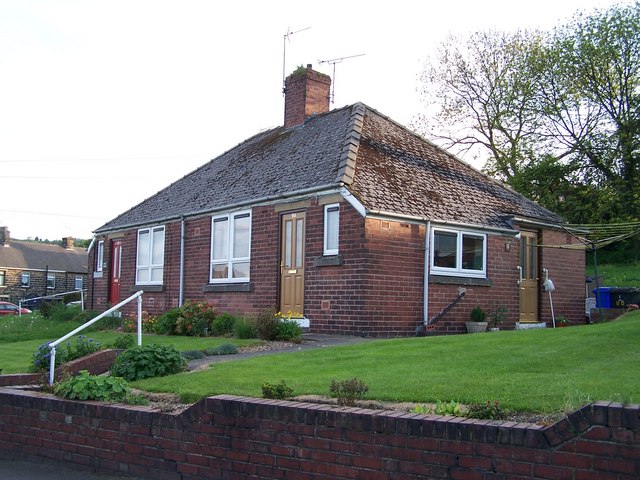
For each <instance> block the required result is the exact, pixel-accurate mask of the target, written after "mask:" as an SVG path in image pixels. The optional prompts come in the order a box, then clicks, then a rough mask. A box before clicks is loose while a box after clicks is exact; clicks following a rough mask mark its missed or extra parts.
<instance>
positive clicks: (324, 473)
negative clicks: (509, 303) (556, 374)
mask: <svg viewBox="0 0 640 480" xmlns="http://www.w3.org/2000/svg"><path fill="white" fill-rule="evenodd" d="M0 419H2V421H0V457H2V458H5V459H18V460H27V461H33V462H38V463H42V462H45V463H52V464H55V463H59V464H62V463H64V464H65V465H66V466H74V468H77V469H84V470H89V471H97V472H101V473H111V474H128V475H139V476H144V477H145V478H155V479H158V480H196V479H198V480H200V479H220V478H225V479H227V478H228V479H235V480H243V479H250V478H263V479H283V478H286V479H293V480H329V479H333V480H335V479H345V480H346V479H354V478H356V479H360V478H362V479H365V478H366V479H368V480H369V479H370V480H382V479H385V480H387V479H402V480H423V479H425V480H426V479H438V478H441V479H467V480H474V479H478V480H480V479H495V480H500V479H511V480H525V479H545V480H550V479H565V478H566V479H580V480H596V479H597V480H632V479H637V478H638V477H639V476H640V406H638V405H629V406H623V405H622V404H619V403H614V402H596V403H593V404H591V405H587V406H585V407H583V408H582V409H580V410H578V411H576V412H574V413H572V414H570V415H569V416H568V417H566V418H565V419H563V420H561V421H559V422H557V423H555V424H553V425H550V426H546V427H545V426H541V425H535V424H528V423H515V422H506V421H489V420H476V419H465V418H462V417H443V416H437V415H428V416H427V415H420V414H408V413H403V412H400V411H395V412H393V411H380V410H369V409H361V408H347V407H343V408H335V407H332V406H329V405H316V404H309V403H296V402H290V401H281V400H265V399H257V398H246V397H234V396H231V395H219V396H216V397H209V398H205V399H203V400H200V401H199V402H198V403H196V404H195V405H193V406H191V407H190V408H189V409H188V410H186V411H185V412H182V413H180V414H171V413H162V412H158V411H155V410H153V409H152V408H150V407H142V406H126V405H118V404H105V403H102V402H78V401H69V400H63V399H60V398H55V397H53V396H52V395H49V394H43V393H40V392H35V391H24V390H11V389H7V388H5V389H1V390H0Z"/></svg>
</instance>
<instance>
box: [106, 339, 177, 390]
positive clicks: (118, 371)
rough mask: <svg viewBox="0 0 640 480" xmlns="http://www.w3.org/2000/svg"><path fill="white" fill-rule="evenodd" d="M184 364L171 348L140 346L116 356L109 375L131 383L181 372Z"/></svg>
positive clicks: (154, 345) (155, 345)
mask: <svg viewBox="0 0 640 480" xmlns="http://www.w3.org/2000/svg"><path fill="white" fill-rule="evenodd" d="M186 363H187V362H186V360H185V359H184V358H183V357H182V355H180V352H178V351H177V350H176V349H175V348H174V347H172V346H165V345H157V344H152V345H142V346H137V347H134V348H130V349H129V350H126V351H125V352H123V353H121V354H120V355H118V357H117V358H116V361H115V362H114V364H113V366H112V367H111V374H112V375H115V376H117V377H123V378H124V379H125V380H127V381H129V382H131V381H134V380H142V379H143V378H150V377H161V376H164V375H172V374H174V373H179V372H182V371H184V370H185V368H186Z"/></svg>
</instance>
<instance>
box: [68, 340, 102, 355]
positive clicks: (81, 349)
mask: <svg viewBox="0 0 640 480" xmlns="http://www.w3.org/2000/svg"><path fill="white" fill-rule="evenodd" d="M66 350H67V351H66V354H65V362H70V361H71V360H75V359H76V358H80V357H84V356H86V355H91V354H92V353H95V352H98V351H100V350H102V344H101V343H100V342H94V341H93V338H88V337H86V336H84V335H78V336H77V337H76V343H75V344H73V343H71V342H67V348H66Z"/></svg>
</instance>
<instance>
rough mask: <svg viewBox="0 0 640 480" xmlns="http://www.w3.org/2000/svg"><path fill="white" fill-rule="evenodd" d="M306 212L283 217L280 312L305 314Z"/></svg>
mask: <svg viewBox="0 0 640 480" xmlns="http://www.w3.org/2000/svg"><path fill="white" fill-rule="evenodd" d="M304 227H305V214H304V212H295V213H289V214H286V215H283V216H282V227H281V228H282V232H281V242H282V243H281V245H280V250H281V254H280V311H281V312H293V313H296V314H299V315H300V316H302V315H303V314H304V230H305V228H304Z"/></svg>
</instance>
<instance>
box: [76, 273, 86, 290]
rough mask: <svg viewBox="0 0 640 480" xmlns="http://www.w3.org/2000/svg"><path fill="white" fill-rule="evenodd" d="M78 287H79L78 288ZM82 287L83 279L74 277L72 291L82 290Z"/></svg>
mask: <svg viewBox="0 0 640 480" xmlns="http://www.w3.org/2000/svg"><path fill="white" fill-rule="evenodd" d="M78 285H80V286H78ZM83 287H84V278H82V277H81V276H79V275H78V276H76V278H75V279H74V280H73V289H74V290H82V288H83Z"/></svg>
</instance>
